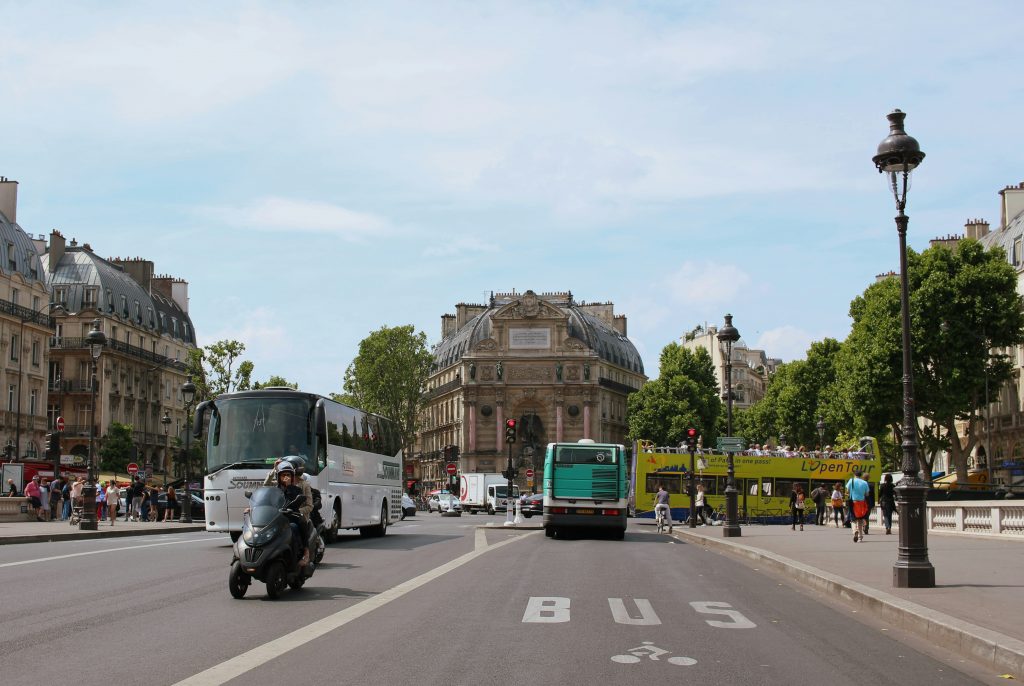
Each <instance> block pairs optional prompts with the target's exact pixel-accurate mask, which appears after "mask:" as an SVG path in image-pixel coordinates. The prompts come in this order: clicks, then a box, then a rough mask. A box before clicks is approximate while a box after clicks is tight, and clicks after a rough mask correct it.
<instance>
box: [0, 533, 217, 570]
mask: <svg viewBox="0 0 1024 686" xmlns="http://www.w3.org/2000/svg"><path fill="white" fill-rule="evenodd" d="M209 540H212V539H210V538H190V539H187V540H184V541H165V542H163V543H144V544H143V545H133V546H125V547H123V548H105V549H103V550H90V551H88V552H84V553H68V554H67V555H54V556H53V557H37V558H36V559H34V560H22V561H21V562H4V563H3V564H0V569H3V568H4V567H20V566H21V565H31V564H35V563H37V562H52V561H53V560H66V559H68V558H69V557H83V556H85V555H102V554H104V553H116V552H117V551H119V550H142V549H143V548H156V547H158V546H162V545H177V544H178V543H196V542H197V541H209Z"/></svg>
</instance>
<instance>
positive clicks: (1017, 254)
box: [1011, 237, 1021, 267]
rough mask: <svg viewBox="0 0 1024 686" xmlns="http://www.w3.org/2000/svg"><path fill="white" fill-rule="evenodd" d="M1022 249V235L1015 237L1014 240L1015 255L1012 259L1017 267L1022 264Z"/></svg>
mask: <svg viewBox="0 0 1024 686" xmlns="http://www.w3.org/2000/svg"><path fill="white" fill-rule="evenodd" d="M1020 249H1021V239H1020V237H1018V238H1016V239H1014V241H1013V255H1012V256H1011V260H1012V262H1011V264H1013V266H1014V267H1016V266H1017V265H1019V264H1020V260H1021V253H1020Z"/></svg>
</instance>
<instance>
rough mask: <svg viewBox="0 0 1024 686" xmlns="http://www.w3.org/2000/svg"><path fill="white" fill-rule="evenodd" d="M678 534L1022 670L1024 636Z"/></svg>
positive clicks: (738, 547) (964, 651)
mask: <svg viewBox="0 0 1024 686" xmlns="http://www.w3.org/2000/svg"><path fill="white" fill-rule="evenodd" d="M676 535H677V536H680V537H682V538H684V539H686V540H689V541H692V542H694V543H699V544H701V545H702V546H704V547H706V548H718V549H721V550H724V551H727V552H730V553H733V554H737V555H740V556H742V557H746V558H747V559H750V560H754V561H756V562H758V563H760V564H762V565H764V566H767V567H769V568H771V569H773V570H774V571H777V572H783V573H785V574H786V575H787V576H789V577H791V578H792V577H793V576H795V577H796V578H797V579H798V580H799V581H800V582H802V583H804V584H805V585H807V586H810V587H812V588H814V589H816V590H818V591H821V592H822V593H825V594H827V595H830V596H838V597H840V598H841V599H842V600H844V601H845V602H847V603H848V604H850V605H853V606H855V607H857V608H858V609H863V610H865V611H870V612H872V613H873V614H875V615H876V616H878V617H881V618H882V619H883V620H885V621H887V622H889V623H890V624H892V625H893V626H897V627H899V628H901V629H903V630H905V631H908V632H910V633H913V634H916V635H917V636H920V637H921V638H925V639H927V640H928V641H930V642H931V643H933V644H934V645H936V646H939V647H942V648H947V649H949V650H952V651H955V652H957V653H958V654H960V655H964V656H967V657H970V658H971V659H973V660H977V661H979V662H981V663H982V664H985V665H988V666H991V667H992V668H994V669H997V670H1000V671H1007V672H1011V673H1013V674H1018V675H1020V674H1024V641H1019V640H1017V639H1015V638H1013V637H1010V636H1007V635H1005V634H1001V633H999V632H996V631H992V630H990V629H986V628H985V627H981V626H977V625H975V624H971V623H970V622H965V621H963V620H961V619H957V618H956V617H951V616H950V615H947V614H943V613H942V612H937V611H936V610H931V609H929V608H927V607H924V606H923V605H918V604H917V603H914V602H911V601H909V600H904V599H903V598H899V597H896V596H893V595H889V594H888V593H885V592H884V591H880V590H878V589H876V588H871V587H869V586H865V585H864V584H860V583H857V582H856V581H851V580H850V579H846V578H844V577H841V576H838V575H835V574H830V573H828V572H825V571H822V570H820V569H817V568H815V567H811V566H809V565H805V564H802V563H799V562H793V561H792V560H789V559H787V558H785V557H782V556H781V555H776V554H775V553H771V552H767V551H764V550H760V549H757V548H753V547H751V546H747V545H743V544H741V543H734V542H732V541H728V540H726V539H714V538H709V537H705V536H701V535H700V534H695V533H690V532H688V531H683V532H677V533H676Z"/></svg>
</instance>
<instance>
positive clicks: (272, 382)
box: [252, 374, 299, 391]
mask: <svg viewBox="0 0 1024 686" xmlns="http://www.w3.org/2000/svg"><path fill="white" fill-rule="evenodd" d="M274 386H277V387H285V386H287V387H288V388H292V389H295V390H299V384H297V383H292V382H291V381H289V380H288V379H286V378H284V377H283V376H277V375H276V374H274V375H273V376H271V377H270V378H269V379H267V380H266V381H265V382H263V383H260V382H259V381H257V382H256V383H254V384H253V385H252V388H253V390H254V391H258V390H259V389H261V388H273V387H274Z"/></svg>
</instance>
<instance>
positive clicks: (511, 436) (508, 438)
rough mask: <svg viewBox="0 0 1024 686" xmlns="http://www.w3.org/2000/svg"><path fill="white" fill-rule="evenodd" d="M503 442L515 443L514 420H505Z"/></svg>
mask: <svg viewBox="0 0 1024 686" xmlns="http://www.w3.org/2000/svg"><path fill="white" fill-rule="evenodd" d="M505 442H506V443H515V442H516V420H514V419H506V420H505Z"/></svg>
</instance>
